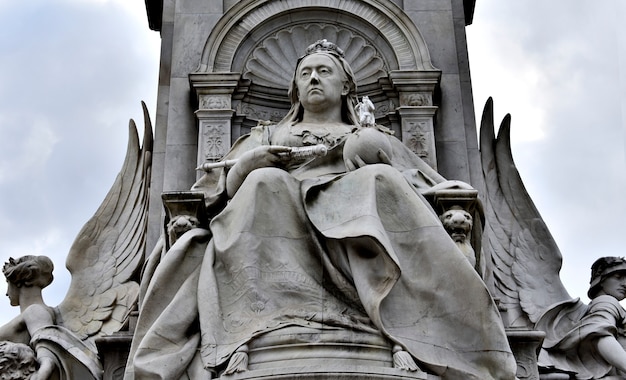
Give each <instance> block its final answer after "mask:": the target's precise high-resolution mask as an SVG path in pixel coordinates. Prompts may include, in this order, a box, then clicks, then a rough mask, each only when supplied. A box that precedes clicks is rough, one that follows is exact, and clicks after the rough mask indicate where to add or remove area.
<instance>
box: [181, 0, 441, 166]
mask: <svg viewBox="0 0 626 380" xmlns="http://www.w3.org/2000/svg"><path fill="white" fill-rule="evenodd" d="M322 38H326V39H328V40H329V41H332V42H335V43H337V45H339V46H340V47H341V48H342V49H344V50H345V51H346V59H347V60H348V62H349V63H350V64H351V66H352V68H353V70H354V72H355V76H356V79H357V82H358V92H359V96H364V95H367V96H369V97H370V99H371V100H372V101H373V102H374V104H375V106H376V113H375V116H376V122H377V123H379V124H382V125H385V126H387V127H389V128H391V129H393V130H394V131H395V132H396V135H397V136H398V137H399V138H400V139H402V140H403V141H404V142H405V144H407V146H409V148H411V149H412V150H413V151H414V152H415V153H416V154H418V155H420V156H421V157H422V158H423V159H424V160H426V161H427V162H428V163H430V164H431V165H432V166H433V167H434V168H436V162H435V151H434V149H435V143H434V115H435V112H436V110H437V107H435V106H433V104H432V99H433V93H434V91H435V88H436V87H437V86H438V84H439V80H440V77H441V71H439V70H438V69H436V68H435V67H434V66H433V65H432V63H431V61H430V54H429V52H428V49H427V46H426V43H425V41H424V39H423V37H422V35H421V34H420V32H419V30H418V29H417V27H416V26H415V25H414V24H413V22H412V21H411V20H410V18H409V17H408V16H407V15H406V14H405V13H404V11H403V10H401V9H400V8H398V7H397V6H395V5H394V4H392V3H391V2H382V1H380V0H341V1H337V0H244V1H241V2H239V3H237V4H236V5H234V6H233V7H232V8H230V9H229V10H228V11H227V12H226V13H225V14H224V15H223V17H222V18H221V19H220V21H219V22H218V23H217V25H216V26H215V28H214V29H213V32H212V33H211V34H210V36H209V37H208V40H207V42H206V44H205V47H204V50H203V52H202V55H201V60H200V64H199V67H198V70H197V71H196V72H195V73H191V74H190V75H189V79H190V82H191V86H192V88H193V90H194V92H195V97H196V99H197V101H198V106H199V107H198V110H197V111H196V115H197V117H198V120H199V127H200V131H199V132H200V133H199V136H200V138H201V139H204V141H199V144H198V164H202V163H203V162H206V161H213V160H216V159H219V158H220V157H221V156H222V155H223V154H225V153H226V151H227V148H228V147H229V146H230V144H229V142H230V143H232V142H234V140H235V139H236V138H237V137H239V136H240V135H242V134H244V133H247V132H248V131H249V130H250V128H251V127H253V126H254V125H256V124H257V123H258V122H260V121H266V120H269V121H272V122H276V121H278V120H280V119H281V118H282V117H283V116H284V115H285V114H286V113H287V111H288V110H289V106H290V105H289V99H288V97H287V89H288V87H289V82H290V80H291V78H292V75H293V71H294V68H295V64H296V61H297V59H298V58H299V57H300V55H301V54H302V53H303V52H304V50H305V48H306V47H307V46H308V45H310V44H311V43H313V42H315V41H317V40H318V39H322ZM215 141H220V142H221V144H220V145H219V146H220V147H221V148H222V149H216V147H217V145H216V144H215Z"/></svg>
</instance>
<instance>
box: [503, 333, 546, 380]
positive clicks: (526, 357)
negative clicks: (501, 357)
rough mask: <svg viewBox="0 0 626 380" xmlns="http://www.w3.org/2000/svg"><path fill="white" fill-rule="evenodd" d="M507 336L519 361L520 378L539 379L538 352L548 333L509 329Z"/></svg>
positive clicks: (518, 372) (522, 379)
mask: <svg viewBox="0 0 626 380" xmlns="http://www.w3.org/2000/svg"><path fill="white" fill-rule="evenodd" d="M506 336H507V337H508V338H509V344H510V345H511V350H512V351H513V355H515V360H516V361H517V377H518V378H519V379H520V380H539V370H538V367H537V354H538V352H539V349H540V348H541V343H543V338H544V337H545V336H546V334H545V333H544V332H543V331H532V330H514V329H508V330H506Z"/></svg>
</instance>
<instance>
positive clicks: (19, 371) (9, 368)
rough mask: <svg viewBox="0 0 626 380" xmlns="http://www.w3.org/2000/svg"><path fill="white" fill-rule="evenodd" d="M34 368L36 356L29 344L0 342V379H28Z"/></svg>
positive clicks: (35, 366)
mask: <svg viewBox="0 0 626 380" xmlns="http://www.w3.org/2000/svg"><path fill="white" fill-rule="evenodd" d="M36 369H37V358H36V357H35V353H34V352H33V350H32V349H31V348H30V347H29V346H27V345H25V344H22V343H13V342H0V380H14V379H30V378H31V375H32V374H33V373H35V371H36Z"/></svg>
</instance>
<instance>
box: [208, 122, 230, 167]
mask: <svg viewBox="0 0 626 380" xmlns="http://www.w3.org/2000/svg"><path fill="white" fill-rule="evenodd" d="M224 128H225V126H224V125H222V124H205V125H202V137H203V142H204V158H205V160H207V161H215V160H219V159H220V158H222V157H224V154H226V150H227V147H228V145H229V142H228V141H224V139H225V137H226V138H227V134H226V133H225V132H224Z"/></svg>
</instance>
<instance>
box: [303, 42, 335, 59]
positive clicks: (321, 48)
mask: <svg viewBox="0 0 626 380" xmlns="http://www.w3.org/2000/svg"><path fill="white" fill-rule="evenodd" d="M314 53H330V54H333V55H336V56H339V57H341V58H344V53H343V50H341V48H339V46H337V45H335V44H334V43H332V42H328V41H327V40H326V39H323V40H318V41H317V42H315V43H314V44H311V45H309V47H308V48H306V51H305V54H304V55H305V56H307V55H311V54H314Z"/></svg>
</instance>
